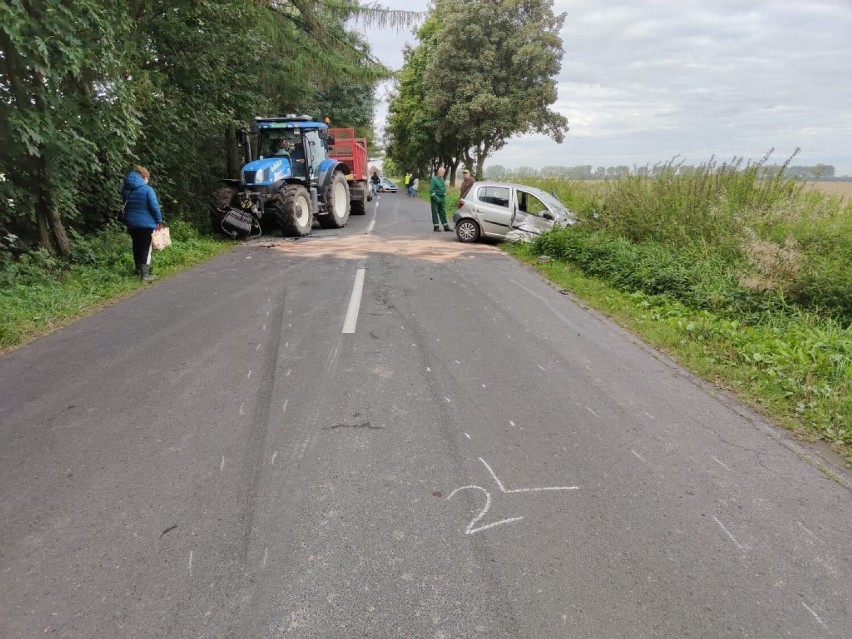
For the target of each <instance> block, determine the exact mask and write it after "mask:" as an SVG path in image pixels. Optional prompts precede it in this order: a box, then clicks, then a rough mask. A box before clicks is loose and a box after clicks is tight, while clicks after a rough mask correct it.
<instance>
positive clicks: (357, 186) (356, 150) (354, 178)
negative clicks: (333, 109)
mask: <svg viewBox="0 0 852 639" xmlns="http://www.w3.org/2000/svg"><path fill="white" fill-rule="evenodd" d="M328 134H329V138H331V139H333V140H334V144H333V145H331V144H330V145H329V147H328V155H329V157H330V158H334V159H335V160H338V161H339V162H343V163H344V164H346V166H347V167H349V169H350V173H349V174H348V175H347V176H346V181H347V182H348V183H349V195H350V199H351V203H352V204H351V212H352V215H364V214H365V213H366V212H367V202H369V201H370V200H372V199H373V196H372V193H371V192H370V188H369V185H368V184H367V178H368V177H369V176H368V175H367V140H366V139H365V138H356V137H355V129H329V130H328ZM329 141H331V140H329Z"/></svg>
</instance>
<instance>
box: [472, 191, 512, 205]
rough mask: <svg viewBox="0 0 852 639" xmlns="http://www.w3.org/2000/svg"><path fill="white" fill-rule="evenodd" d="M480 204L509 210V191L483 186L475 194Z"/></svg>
mask: <svg viewBox="0 0 852 639" xmlns="http://www.w3.org/2000/svg"><path fill="white" fill-rule="evenodd" d="M476 198H477V199H478V200H479V201H480V202H485V203H486V204H493V205H494V206H503V207H506V208H509V189H507V188H506V187H502V186H483V187H482V188H480V189H479V190H478V191H477V193H476Z"/></svg>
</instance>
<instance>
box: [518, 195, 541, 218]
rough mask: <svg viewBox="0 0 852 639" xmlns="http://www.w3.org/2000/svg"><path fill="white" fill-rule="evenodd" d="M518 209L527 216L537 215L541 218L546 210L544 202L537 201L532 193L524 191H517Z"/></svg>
mask: <svg viewBox="0 0 852 639" xmlns="http://www.w3.org/2000/svg"><path fill="white" fill-rule="evenodd" d="M518 209H519V210H521V211H523V212H524V213H527V214H529V215H537V216H538V217H541V216H542V214H544V212H545V211H547V210H548V208H547V207H546V206H545V205H544V202H542V201H541V200H539V199H538V198H537V197H536V196H535V195H533V194H532V193H527V192H526V191H520V190H519V191H518Z"/></svg>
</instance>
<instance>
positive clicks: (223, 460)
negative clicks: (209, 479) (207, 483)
mask: <svg viewBox="0 0 852 639" xmlns="http://www.w3.org/2000/svg"><path fill="white" fill-rule="evenodd" d="M223 470H225V456H224V455H222V463H221V464H219V472H222V471H223Z"/></svg>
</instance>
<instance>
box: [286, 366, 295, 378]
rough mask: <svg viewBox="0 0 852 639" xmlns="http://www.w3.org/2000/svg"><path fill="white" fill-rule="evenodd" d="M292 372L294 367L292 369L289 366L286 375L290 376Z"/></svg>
mask: <svg viewBox="0 0 852 639" xmlns="http://www.w3.org/2000/svg"><path fill="white" fill-rule="evenodd" d="M292 372H293V369H292V368H288V369H287V374H286V375H285V376H284V377H290V373H292Z"/></svg>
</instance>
